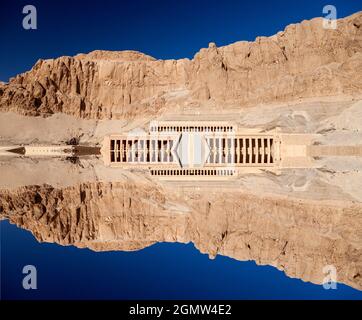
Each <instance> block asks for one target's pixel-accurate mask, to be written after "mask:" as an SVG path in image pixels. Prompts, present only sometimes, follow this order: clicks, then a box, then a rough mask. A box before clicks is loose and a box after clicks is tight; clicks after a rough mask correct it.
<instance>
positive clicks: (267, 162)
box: [101, 121, 313, 180]
mask: <svg viewBox="0 0 362 320" xmlns="http://www.w3.org/2000/svg"><path fill="white" fill-rule="evenodd" d="M312 140H313V136H311V135H304V134H282V133H280V130H278V129H274V130H271V131H267V132H264V131H262V130H258V129H248V128H239V127H238V126H237V125H235V124H232V123H230V122H220V121H218V122H211V121H159V122H153V123H151V125H150V127H149V130H148V132H146V131H143V130H141V131H137V132H136V131H131V132H128V133H123V134H117V133H115V134H110V135H107V136H106V137H105V138H104V142H103V147H102V150H101V153H102V155H103V159H104V162H105V164H106V165H107V166H110V167H113V168H125V169H130V168H138V169H145V170H148V171H149V173H150V175H152V176H156V177H158V178H160V179H167V180H180V179H186V180H195V179H196V180H200V179H229V178H233V177H235V176H237V175H238V174H240V173H245V172H262V171H265V170H268V171H274V172H275V171H277V170H279V169H282V168H293V167H296V168H297V167H298V168H300V167H310V166H312V159H311V158H310V157H309V156H308V154H307V153H308V152H307V151H308V148H307V147H308V145H310V144H311V142H312Z"/></svg>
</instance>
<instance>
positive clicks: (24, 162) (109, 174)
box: [0, 12, 362, 290]
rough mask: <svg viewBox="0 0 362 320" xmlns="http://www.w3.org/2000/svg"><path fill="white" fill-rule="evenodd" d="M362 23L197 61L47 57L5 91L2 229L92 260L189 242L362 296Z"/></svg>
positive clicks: (0, 131) (111, 55)
mask: <svg viewBox="0 0 362 320" xmlns="http://www.w3.org/2000/svg"><path fill="white" fill-rule="evenodd" d="M361 24H362V13H361V12H359V13H356V14H354V15H352V16H350V17H346V18H345V19H341V20H339V21H338V26H339V27H338V30H334V31H333V30H327V29H324V28H323V27H322V20H321V19H320V18H317V19H313V20H311V21H303V22H302V23H300V24H293V25H291V26H289V27H288V28H286V29H285V31H282V32H279V33H278V34H276V35H274V36H272V37H258V38H257V39H256V41H254V42H245V41H241V42H237V43H235V44H231V45H228V46H224V47H217V46H216V44H215V43H210V45H209V47H208V48H203V49H201V50H200V51H199V52H198V53H197V54H196V55H195V56H194V58H193V59H191V60H190V59H180V60H158V59H155V58H152V57H150V56H147V55H144V54H141V53H138V52H133V51H122V52H111V51H94V52H91V53H88V54H79V55H76V56H74V57H59V58H56V59H47V60H39V61H38V62H37V63H36V65H35V66H34V67H33V68H32V70H30V71H28V72H26V73H23V74H20V75H18V76H16V77H14V78H12V79H10V81H9V83H2V82H0V218H1V219H8V220H9V221H10V222H11V223H14V224H16V225H17V226H19V227H21V228H24V229H27V230H29V231H30V232H31V233H32V234H33V235H34V237H36V238H37V239H38V240H39V241H44V242H52V243H57V244H59V245H74V246H76V247H80V248H84V247H86V248H90V249H92V250H95V251H108V250H122V251H132V250H141V249H143V248H146V247H148V246H151V245H153V244H155V243H158V242H179V243H189V242H192V243H194V245H195V247H196V248H197V249H198V250H199V251H200V252H201V253H203V254H207V255H209V257H210V258H214V257H215V256H216V255H224V256H228V257H231V258H234V259H236V260H239V261H246V260H253V261H255V262H256V263H257V264H260V265H271V266H274V267H275V268H278V269H279V270H281V271H283V272H285V274H286V275H287V276H289V277H295V278H299V279H302V280H304V281H310V282H313V283H317V284H320V283H322V281H323V279H324V278H325V277H326V274H325V273H323V269H324V267H325V266H334V267H335V268H336V271H337V280H338V282H341V283H345V284H347V285H349V286H351V287H354V288H357V289H359V290H362V85H361V84H362V81H361V74H362V59H361V57H362V54H361V52H362V41H361V39H362V37H361V31H362V28H360V26H361ZM306 43H308V45H306Z"/></svg>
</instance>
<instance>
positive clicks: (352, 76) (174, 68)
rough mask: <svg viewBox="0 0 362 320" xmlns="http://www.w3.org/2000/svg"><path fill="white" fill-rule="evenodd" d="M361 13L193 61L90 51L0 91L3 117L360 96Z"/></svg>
mask: <svg viewBox="0 0 362 320" xmlns="http://www.w3.org/2000/svg"><path fill="white" fill-rule="evenodd" d="M361 25H362V13H361V12H359V13H356V14H354V15H352V16H350V17H347V18H344V19H341V20H338V28H337V29H336V30H330V29H324V28H323V26H322V19H321V18H316V19H312V20H310V21H303V22H302V23H299V24H293V25H290V26H288V27H287V28H286V29H285V30H284V31H283V32H279V33H278V34H276V35H274V36H272V37H268V38H267V37H259V38H257V39H256V40H255V41H254V42H237V43H234V44H231V45H228V46H225V47H220V48H218V47H216V45H214V44H212V43H211V44H210V45H209V48H207V49H201V51H200V52H198V53H197V54H196V55H195V57H194V58H193V59H192V60H189V59H181V60H165V61H162V60H156V59H154V58H152V57H149V56H146V55H143V54H141V53H138V52H133V51H123V52H107V51H94V52H91V53H89V54H80V55H77V56H75V57H60V58H58V59H54V60H53V59H52V60H39V61H38V62H37V63H36V65H35V66H34V67H33V69H32V70H30V71H29V72H26V73H24V74H20V75H18V76H16V77H15V78H13V79H11V80H10V82H9V83H8V84H0V110H1V111H8V110H11V111H16V112H19V113H21V114H25V115H30V116H34V115H49V114H52V113H56V112H63V113H67V114H71V115H74V116H77V117H82V118H94V119H101V118H123V119H132V118H137V117H141V116H142V117H145V116H147V115H150V116H154V115H158V114H161V113H163V112H165V111H167V110H170V109H172V108H173V107H174V105H175V104H174V102H175V100H176V101H177V105H179V106H180V105H181V106H182V105H187V106H191V107H193V108H201V111H202V109H203V106H204V105H205V104H206V105H207V106H208V108H209V107H210V106H214V107H216V108H219V109H224V110H227V109H228V108H245V107H247V106H252V105H256V104H259V103H273V102H283V101H292V100H298V99H304V98H314V97H326V96H346V95H348V96H360V95H361V94H362V27H361Z"/></svg>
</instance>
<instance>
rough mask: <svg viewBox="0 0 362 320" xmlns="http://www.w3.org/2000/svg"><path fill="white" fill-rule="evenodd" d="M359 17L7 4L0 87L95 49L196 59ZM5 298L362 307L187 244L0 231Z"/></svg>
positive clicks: (282, 6)
mask: <svg viewBox="0 0 362 320" xmlns="http://www.w3.org/2000/svg"><path fill="white" fill-rule="evenodd" d="M26 4H33V5H35V6H36V8H37V10H38V30H29V31H27V30H24V29H23V28H22V19H23V14H22V8H23V6H24V5H26ZM326 4H334V5H335V6H336V7H337V10H338V17H344V16H347V15H349V14H352V13H354V12H357V11H360V10H362V1H357V0H337V1H320V0H305V1H290V0H289V1H286V0H280V1H261V0H253V1H227V0H223V1H215V0H190V1H171V0H170V1H160V0H152V1H151V0H149V1H147V0H140V1H137V0H133V1H122V0H118V1H110V0H102V1H84V0H72V1H69V0H62V1H51V0H45V1H35V0H27V1H16V0H14V1H10V0H5V1H4V0H3V1H2V2H1V7H0V28H1V46H2V47H1V49H0V80H2V81H8V79H9V77H12V76H14V75H16V74H18V73H20V72H24V71H26V70H29V69H30V68H31V67H32V65H33V64H34V63H35V62H36V61H37V60H38V59H40V58H43V59H44V58H54V57H58V56H61V55H74V54H77V53H80V52H89V51H92V50H95V49H104V50H125V49H132V50H138V51H141V52H144V53H147V54H150V55H152V56H154V57H156V58H159V59H178V58H184V57H188V58H192V57H193V55H194V54H195V53H196V52H197V51H199V49H200V48H202V47H207V45H208V43H209V42H216V44H217V45H219V46H221V45H226V44H229V43H232V42H235V41H239V40H254V39H255V37H257V36H261V35H264V36H269V35H272V34H275V33H276V32H278V31H280V30H283V29H284V28H285V26H286V25H288V24H290V23H296V22H300V21H302V20H303V19H310V18H313V17H317V16H322V8H323V6H324V5H326ZM0 225H1V240H2V244H1V289H2V295H3V298H14V297H19V298H34V299H35V298H69V299H71V298H166V297H169V298H313V299H317V298H355V299H357V298H359V299H362V292H358V291H356V290H353V289H351V288H348V287H346V286H343V285H339V286H338V290H334V291H332V290H329V291H326V290H324V289H323V288H322V287H321V286H316V285H312V284H309V283H303V282H302V281H300V280H298V279H290V278H287V277H286V276H285V275H284V274H283V273H282V272H279V271H277V270H276V269H274V268H272V267H258V266H256V265H255V263H253V262H239V261H235V260H232V259H228V258H225V257H217V258H216V260H213V261H212V260H209V259H208V257H207V256H205V255H201V254H200V253H199V252H198V251H197V250H196V249H195V248H194V247H193V246H192V245H191V244H189V245H181V244H158V245H155V246H152V247H150V248H147V249H145V250H141V251H138V252H132V253H127V252H108V253H94V252H91V251H89V250H86V249H84V250H79V249H76V248H73V247H61V246H58V245H55V244H38V243H37V242H36V241H35V240H34V238H33V236H32V235H31V234H30V233H28V232H26V231H24V230H20V229H17V228H16V227H14V226H11V225H9V224H8V223H7V222H1V223H0ZM25 264H34V265H36V266H37V267H38V272H39V290H37V291H30V292H29V291H25V290H23V289H22V288H21V279H22V274H21V269H22V267H23V266H24V265H25Z"/></svg>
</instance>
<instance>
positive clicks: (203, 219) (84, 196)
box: [0, 182, 362, 289]
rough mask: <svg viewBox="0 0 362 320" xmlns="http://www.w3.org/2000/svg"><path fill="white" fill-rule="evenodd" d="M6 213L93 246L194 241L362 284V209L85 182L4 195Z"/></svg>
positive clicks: (307, 275) (65, 241)
mask: <svg viewBox="0 0 362 320" xmlns="http://www.w3.org/2000/svg"><path fill="white" fill-rule="evenodd" d="M0 216H1V218H7V219H9V220H10V221H11V222H12V223H15V224H17V225H18V226H20V227H22V228H25V229H27V230H29V231H31V232H32V233H33V234H34V236H35V237H36V238H37V239H38V240H39V241H46V242H56V243H59V244H62V245H75V246H78V247H89V248H91V249H93V250H97V251H100V250H138V249H141V248H144V247H147V246H149V245H152V244H154V243H156V242H181V243H187V242H190V241H191V242H193V243H194V244H195V246H196V247H197V248H198V249H199V250H200V251H201V252H202V253H206V254H209V256H210V257H215V256H216V255H218V254H220V255H225V256H229V257H232V258H235V259H237V260H241V261H245V260H254V261H256V263H258V264H261V265H264V264H268V265H272V266H275V267H276V268H278V269H279V270H282V271H284V272H285V273H286V274H287V275H288V276H290V277H297V278H300V279H303V280H304V281H311V282H314V283H321V282H322V280H323V279H324V277H325V274H323V271H322V269H323V267H324V266H326V265H334V266H335V267H336V269H337V272H338V281H339V282H342V283H346V284H348V285H350V286H352V287H355V288H358V289H362V276H361V274H362V259H361V257H362V234H361V233H360V232H358V231H356V230H362V206H361V204H356V203H349V204H348V203H344V204H343V205H341V204H338V203H332V202H328V203H327V202H326V203H324V202H318V203H317V202H312V201H309V202H306V201H304V202H301V201H298V200H292V199H287V198H286V199H282V198H274V197H262V196H260V197H258V196H255V195H247V194H245V193H241V192H240V191H229V192H220V191H217V192H216V191H215V190H202V189H201V191H198V192H194V191H192V192H191V191H190V192H185V193H184V194H183V195H182V197H181V196H180V195H178V194H177V193H175V192H174V191H173V190H171V189H168V188H163V187H162V188H161V187H159V186H155V185H154V184H150V183H137V184H136V183H130V182H118V183H88V184H81V185H77V186H73V187H67V188H59V189H54V188H53V187H51V186H47V185H44V186H30V187H22V188H18V189H15V190H12V191H10V190H2V191H1V192H0Z"/></svg>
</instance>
